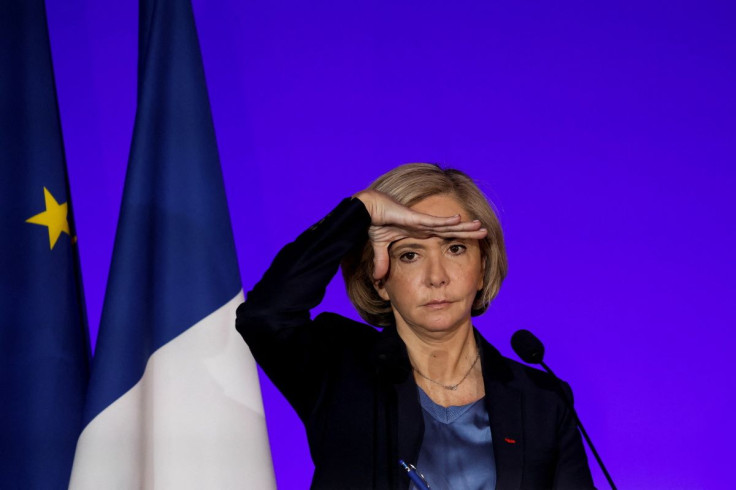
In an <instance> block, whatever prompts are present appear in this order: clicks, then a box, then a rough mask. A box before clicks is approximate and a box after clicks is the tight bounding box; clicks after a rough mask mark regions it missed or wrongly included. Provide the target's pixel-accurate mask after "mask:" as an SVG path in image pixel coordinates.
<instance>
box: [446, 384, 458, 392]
mask: <svg viewBox="0 0 736 490" xmlns="http://www.w3.org/2000/svg"><path fill="white" fill-rule="evenodd" d="M445 389H446V390H450V391H457V385H447V386H445Z"/></svg>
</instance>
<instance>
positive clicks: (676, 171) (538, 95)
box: [47, 0, 736, 489]
mask: <svg viewBox="0 0 736 490" xmlns="http://www.w3.org/2000/svg"><path fill="white" fill-rule="evenodd" d="M47 4H48V11H49V24H50V35H51V42H52V50H53V56H54V64H55V70H56V77H57V87H58V95H59V101H60V102H59V103H60V108H61V116H62V125H63V130H64V137H65V141H66V151H67V158H68V167H69V173H70V179H71V188H72V195H73V199H74V206H75V212H76V221H77V230H78V236H79V248H80V252H81V258H82V266H83V274H84V282H85V291H86V295H87V306H88V310H89V319H90V328H91V330H92V336H93V340H94V338H95V337H96V330H97V327H98V324H99V318H100V312H101V308H102V301H103V296H104V289H105V283H106V280H107V274H108V268H109V263H110V256H111V253H112V245H113V239H114V233H115V227H116V223H117V217H118V210H119V205H120V199H121V195H122V186H123V179H124V174H125V168H126V164H127V158H128V151H129V146H130V138H131V134H132V127H133V117H134V111H135V90H136V56H137V51H136V49H137V2H134V1H129V2H99V1H98V2H93V1H85V0H47ZM733 5H734V4H733V3H732V2H713V1H698V2H695V1H692V2H685V1H675V2H672V1H670V2H663V1H649V2H640V1H636V2H634V1H629V2H617V5H616V6H612V5H608V4H604V3H601V2H583V1H578V2H574V1H571V2H549V1H534V2H529V1H522V2H499V1H493V2H491V1H476V2H467V1H457V2H439V1H422V2H418V1H417V2H402V1H398V2H396V1H385V0H381V1H373V2H365V1H350V2H335V1H333V2H295V1H292V2H242V1H235V0H229V1H218V2H213V1H210V2H207V1H205V0H195V1H194V8H195V14H196V20H197V24H198V29H199V36H200V42H201V45H202V52H203V56H204V63H205V69H206V74H207V80H208V84H209V92H210V98H211V102H212V111H213V116H214V121H215V128H216V130H217V135H218V140H219V147H220V152H221V159H222V166H223V171H224V175H225V180H226V186H227V192H228V197H229V201H230V209H231V213H232V221H233V227H234V230H235V238H236V243H237V247H238V251H239V260H240V267H241V271H242V277H243V285H244V288H245V289H246V290H248V289H250V288H251V287H252V286H253V284H254V283H255V282H256V281H257V280H258V278H259V277H260V275H261V274H262V273H263V271H264V270H265V268H266V267H267V266H268V264H269V262H270V260H271V259H272V257H273V256H274V255H275V254H276V252H277V251H278V249H279V248H280V247H281V246H282V245H284V244H285V243H286V242H288V241H290V240H291V239H293V238H294V237H295V236H296V235H297V234H298V233H299V232H300V231H301V230H303V229H304V228H306V227H307V226H309V225H310V224H312V223H313V222H315V221H317V220H318V219H319V218H320V217H321V216H322V215H324V214H325V213H326V212H327V211H329V210H330V209H331V208H332V207H333V206H334V205H335V204H336V203H337V202H338V201H339V200H340V199H341V198H342V197H344V196H347V195H349V194H352V193H354V192H356V191H358V190H360V189H362V188H364V187H365V186H367V185H368V184H369V183H370V181H371V180H372V179H373V178H375V177H376V176H378V175H379V174H381V173H383V172H385V171H387V170H389V169H390V168H392V167H393V166H395V165H397V164H400V163H405V162H412V161H430V162H438V163H442V164H446V165H450V166H456V167H458V168H461V169H463V170H465V171H467V172H468V173H470V174H471V175H472V176H474V177H475V178H476V179H477V180H478V181H479V182H480V183H481V185H482V187H483V188H484V189H485V190H486V192H487V193H488V194H489V196H490V197H491V198H492V199H493V200H494V201H495V203H496V204H497V206H498V207H499V209H500V213H501V219H502V222H503V225H504V227H505V231H506V237H507V245H508V254H509V262H510V273H509V277H508V279H507V281H506V283H505V285H504V287H503V288H502V291H501V294H500V296H499V297H498V299H497V300H496V302H495V303H494V304H493V306H492V307H491V309H490V310H489V312H488V313H487V314H486V315H484V316H483V317H481V318H479V319H477V320H476V325H477V326H478V327H479V328H480V329H481V331H482V332H483V333H484V335H486V337H487V338H488V339H489V340H490V341H491V342H493V343H495V344H496V345H497V346H498V347H499V348H500V349H501V350H502V352H504V353H505V354H507V355H511V356H512V357H514V356H513V354H512V353H511V349H510V347H509V345H508V339H509V337H510V335H511V333H513V331H515V330H516V329H518V328H529V329H532V330H533V331H534V332H536V333H537V335H538V336H539V337H540V338H541V339H542V340H543V341H544V342H545V344H546V346H547V351H548V355H547V358H546V360H547V361H548V363H549V364H550V365H551V366H552V367H553V369H555V371H556V372H557V374H559V375H560V376H561V377H564V378H566V379H567V380H568V381H570V382H571V384H572V386H573V388H574V389H575V393H576V402H577V406H578V410H579V412H580V415H581V418H582V419H583V420H584V422H585V424H586V428H587V429H588V431H589V432H590V433H591V435H592V436H593V438H594V440H595V441H596V443H597V446H598V449H599V451H600V452H601V454H602V456H603V457H604V460H605V461H606V462H607V464H608V467H609V470H610V471H611V472H612V474H613V476H614V478H615V480H616V482H617V483H618V485H619V486H620V487H621V488H647V489H655V488H657V489H659V488H661V489H669V488H728V487H730V485H728V484H727V477H726V475H727V474H728V475H730V473H732V472H731V471H729V468H730V466H731V464H732V462H731V459H732V455H733V446H732V442H733V441H734V440H735V439H736V424H735V423H734V420H733V415H732V411H731V410H727V408H726V407H727V406H728V405H730V402H731V401H732V399H733V398H734V385H735V384H736V383H734V382H733V378H732V376H731V374H730V373H729V372H728V370H729V369H730V368H731V362H730V361H731V359H730V357H731V356H730V354H731V351H732V350H733V347H732V345H733V342H734V337H735V335H734V333H733V329H734V326H736V322H735V321H734V320H736V315H735V314H734V308H733V306H734V300H733V297H734V293H736V287H735V284H734V283H735V279H734V277H736V261H734V259H733V256H732V251H733V250H734V246H736V233H735V231H734V230H735V227H734V221H735V220H734V211H735V208H736V205H735V204H734V197H733V192H734V184H735V183H736V169H735V168H734V163H736V158H735V157H736V148H735V143H734V140H735V138H734V136H736V116H735V114H736V91H735V90H734V87H736V66H735V64H736V40H735V37H736V34H735V33H736V15H735V14H736V10H735V7H734V6H733ZM182 199H186V196H182ZM323 308H325V309H330V310H333V311H339V312H341V313H346V314H349V315H351V316H355V315H354V313H352V310H351V308H350V306H349V304H348V303H347V301H346V300H345V299H344V294H343V292H342V285H341V284H340V282H339V281H334V282H333V285H332V286H331V287H330V291H329V293H328V296H327V299H326V300H325V302H324V304H323ZM262 389H263V393H264V404H265V407H266V413H267V417H268V426H269V432H270V435H271V444H272V450H273V459H274V465H275V468H276V475H277V480H278V483H279V486H280V487H281V488H305V487H306V486H307V485H308V482H309V481H310V478H311V471H312V467H311V462H310V461H309V456H308V450H307V446H306V441H305V437H304V434H303V429H302V427H301V425H300V423H299V421H298V419H297V417H296V416H295V415H294V414H293V412H292V411H291V409H290V408H289V407H288V405H287V404H286V403H285V401H284V400H283V398H281V396H280V395H279V394H278V393H277V392H276V390H275V389H274V388H273V386H272V385H271V384H270V382H268V380H266V379H265V378H262ZM729 408H730V407H729ZM594 473H595V478H596V482H597V484H598V486H599V487H602V488H606V486H607V485H606V484H605V481H604V480H603V478H602V476H601V475H600V473H599V472H598V471H597V469H594ZM728 479H729V480H730V479H731V478H728Z"/></svg>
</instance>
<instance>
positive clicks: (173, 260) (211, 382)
mask: <svg viewBox="0 0 736 490" xmlns="http://www.w3.org/2000/svg"><path fill="white" fill-rule="evenodd" d="M138 70H139V72H138V108H137V113H136V120H135V130H134V134H133V142H132V145H131V152H130V160H129V164H128V173H127V176H126V181H125V190H124V193H123V202H122V206H121V211H120V219H119V223H118V230H117V236H116V239H115V247H114V251H113V259H112V265H111V269H110V277H109V281H108V286H107V291H106V296H105V303H104V307H103V312H102V320H101V324H100V332H99V337H98V340H97V348H96V352H95V357H94V359H93V364H92V374H91V378H90V383H89V388H88V393H87V400H86V405H85V413H84V429H83V431H82V434H81V435H80V437H79V441H78V443H77V450H76V454H75V459H74V466H73V469H72V477H71V484H70V487H71V488H73V489H77V488H84V489H95V490H97V489H101V488H105V489H107V488H125V489H127V488H177V489H179V488H218V489H220V488H223V489H224V488H254V489H260V488H274V487H275V483H274V476H273V469H272V464H271V457H270V451H269V447H268V438H267V433H266V426H265V421H264V416H263V406H262V402H261V396H260V389H259V386H258V377H257V371H256V366H255V363H254V361H253V358H252V357H251V355H250V352H249V351H248V348H247V346H246V345H245V344H244V343H243V341H242V339H241V338H240V336H239V335H238V334H237V332H236V331H235V328H234V320H235V309H236V307H237V306H238V304H239V303H240V302H241V301H242V300H243V292H242V286H241V283H240V276H239V272H238V264H237V258H236V253H235V246H234V241H233V235H232V230H231V226H230V218H229V214H228V207H227V201H226V198H225V191H224V185H223V179H222V172H221V169H220V163H219V158H218V153H217V146H216V141H215V133H214V127H213V124H212V117H211V113H210V106H209V99H208V96H207V89H206V85H205V77H204V70H203V66H202V60H201V55H200V50H199V42H198V40H197V34H196V29H195V25H194V17H193V13H192V8H191V5H190V2H189V0H143V1H141V2H140V34H139V63H138Z"/></svg>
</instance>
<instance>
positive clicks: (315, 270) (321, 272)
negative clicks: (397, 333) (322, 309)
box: [236, 198, 372, 421]
mask: <svg viewBox="0 0 736 490" xmlns="http://www.w3.org/2000/svg"><path fill="white" fill-rule="evenodd" d="M370 221H371V218H370V215H369V213H368V211H367V210H366V208H365V206H364V205H363V203H362V202H361V201H360V200H359V199H354V198H353V199H350V198H348V199H344V200H343V201H342V202H340V204H339V205H338V206H337V207H336V208H335V209H334V210H332V212H330V213H329V214H328V215H327V216H326V217H325V218H323V219H322V220H321V221H319V222H318V223H316V224H315V225H313V226H312V227H310V228H309V229H308V230H306V231H305V232H304V233H302V234H301V235H299V237H298V238H297V239H296V240H295V241H294V242H292V243H290V244H288V245H286V246H285V247H284V248H283V249H282V250H281V251H280V252H279V253H278V255H277V256H276V258H275V259H274V261H273V263H272V264H271V266H270V267H269V269H268V270H267V271H266V273H265V274H264V276H263V278H262V279H261V280H260V281H259V282H258V284H256V286H255V287H254V288H253V290H252V291H250V292H249V293H248V295H247V299H246V301H245V302H244V303H243V304H242V305H240V306H239V307H238V310H237V319H236V328H237V330H238V332H239V333H240V334H241V335H242V336H243V339H244V340H245V342H246V343H247V344H248V346H249V347H250V350H251V352H252V353H253V357H254V358H255V360H256V361H257V362H258V364H259V365H260V366H261V368H262V369H263V370H264V371H265V373H266V374H267V375H268V377H269V378H270V379H271V381H273V383H274V384H275V385H276V386H277V387H278V388H279V390H280V391H281V392H282V393H283V394H284V396H285V397H286V398H287V400H288V401H289V403H290V404H291V405H292V406H293V407H294V409H295V410H296V412H297V414H299V417H300V418H301V419H302V420H303V421H305V420H306V419H307V418H308V417H309V415H310V414H311V412H312V410H313V408H314V406H315V404H316V403H317V401H318V399H319V396H320V392H321V391H322V390H323V389H324V385H325V383H326V377H327V376H326V374H327V371H328V370H329V367H330V364H331V362H334V358H335V357H336V356H337V353H338V350H339V349H340V348H341V345H340V343H341V342H344V341H345V336H343V335H340V333H341V332H340V329H341V328H343V329H344V327H345V326H346V325H342V324H340V322H339V321H338V320H344V323H345V324H353V325H350V326H349V327H348V328H351V327H353V326H354V325H355V323H356V322H351V321H349V320H347V319H343V318H342V317H339V316H337V315H320V316H319V317H317V319H315V320H314V321H313V320H312V319H311V316H310V310H311V309H312V308H314V307H316V306H317V305H318V304H319V303H320V302H321V301H322V298H323V297H324V294H325V289H326V288H327V285H328V284H329V282H330V280H331V279H332V278H333V277H334V275H335V273H336V272H337V269H338V267H339V266H340V261H341V259H342V258H343V256H345V254H347V253H348V252H349V251H350V250H351V249H352V248H354V247H356V246H358V245H360V244H362V243H365V241H366V240H367V239H368V235H367V231H368V227H369V225H370ZM363 327H364V328H366V329H371V327H369V326H367V325H364V326H363ZM371 330H372V329H371ZM342 347H344V346H342Z"/></svg>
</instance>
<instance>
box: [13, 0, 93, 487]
mask: <svg viewBox="0 0 736 490" xmlns="http://www.w3.org/2000/svg"><path fill="white" fill-rule="evenodd" d="M0 73H1V75H0V206H2V211H0V230H2V236H3V238H2V241H0V397H2V405H1V406H2V408H1V409H0V482H2V485H8V486H9V487H12V488H24V489H36V488H39V489H40V488H43V489H47V488H66V486H67V485H68V482H69V475H70V473H71V466H72V461H73V458H74V448H75V445H76V441H77V437H78V435H79V431H80V429H81V423H82V410H83V406H84V396H85V390H86V384H87V378H88V364H89V342H88V337H87V328H86V318H85V312H84V301H83V296H82V286H81V278H80V274H79V263H78V255H77V249H76V235H75V233H74V223H73V221H72V212H71V205H70V199H69V185H68V181H67V175H66V164H65V160H64V147H63V141H62V136H61V127H60V123H59V111H58V106H57V101H56V88H55V86H54V76H53V68H52V63H51V52H50V48H49V37H48V29H47V25H46V11H45V5H44V2H43V0H9V1H6V2H3V7H2V14H1V15H0ZM6 488H8V487H6Z"/></svg>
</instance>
